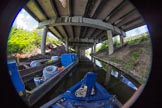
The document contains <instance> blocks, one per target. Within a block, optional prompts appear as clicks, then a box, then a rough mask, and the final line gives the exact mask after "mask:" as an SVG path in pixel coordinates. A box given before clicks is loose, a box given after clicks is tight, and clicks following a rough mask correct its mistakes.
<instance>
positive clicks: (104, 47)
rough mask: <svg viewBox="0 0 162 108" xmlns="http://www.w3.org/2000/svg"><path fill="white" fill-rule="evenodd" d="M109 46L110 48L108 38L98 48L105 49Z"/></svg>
mask: <svg viewBox="0 0 162 108" xmlns="http://www.w3.org/2000/svg"><path fill="white" fill-rule="evenodd" d="M107 48H108V40H105V41H104V42H103V43H102V45H101V46H100V48H99V49H98V51H103V50H104V49H107Z"/></svg>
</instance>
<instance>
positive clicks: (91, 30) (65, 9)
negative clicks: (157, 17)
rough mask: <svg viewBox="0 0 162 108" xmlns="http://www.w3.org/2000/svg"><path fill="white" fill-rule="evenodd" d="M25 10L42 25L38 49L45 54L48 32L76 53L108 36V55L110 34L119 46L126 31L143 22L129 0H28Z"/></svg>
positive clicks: (92, 46) (110, 49)
mask: <svg viewBox="0 0 162 108" xmlns="http://www.w3.org/2000/svg"><path fill="white" fill-rule="evenodd" d="M24 8H25V10H26V11H27V12H28V13H29V14H30V15H31V16H32V17H33V18H35V19H36V20H37V21H38V22H39V28H42V27H43V28H44V32H43V34H42V42H41V52H42V54H43V55H44V54H45V43H46V36H47V32H51V33H52V34H54V35H55V36H56V37H57V38H58V39H60V40H62V41H63V42H64V43H65V44H66V50H67V51H68V49H69V48H70V47H71V48H73V49H75V51H76V52H77V53H78V54H79V52H82V53H81V54H84V51H85V49H86V48H92V53H95V51H96V44H97V43H101V42H103V41H105V40H107V39H108V42H109V48H108V52H109V54H112V53H113V52H114V47H113V39H112V38H113V37H114V36H117V35H119V36H120V42H121V45H123V38H124V37H125V36H126V34H125V32H126V31H128V30H131V29H133V28H136V27H139V26H142V25H144V24H145V22H144V20H143V18H142V17H141V15H140V14H139V13H138V11H137V10H136V8H135V7H134V6H133V5H132V4H131V3H130V2H129V1H128V0H31V1H30V2H28V4H27V5H26V6H25V7H24Z"/></svg>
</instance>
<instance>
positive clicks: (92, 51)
mask: <svg viewBox="0 0 162 108" xmlns="http://www.w3.org/2000/svg"><path fill="white" fill-rule="evenodd" d="M93 53H94V49H93V46H92V50H91V54H93ZM93 59H94V58H93V57H92V56H91V61H92V62H93Z"/></svg>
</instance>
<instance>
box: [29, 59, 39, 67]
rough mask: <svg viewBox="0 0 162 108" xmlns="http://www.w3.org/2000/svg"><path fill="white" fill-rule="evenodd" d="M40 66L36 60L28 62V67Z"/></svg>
mask: <svg viewBox="0 0 162 108" xmlns="http://www.w3.org/2000/svg"><path fill="white" fill-rule="evenodd" d="M37 66H41V63H40V62H39V61H38V60H34V61H32V62H31V63H30V67H37Z"/></svg>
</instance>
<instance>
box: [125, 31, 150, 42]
mask: <svg viewBox="0 0 162 108" xmlns="http://www.w3.org/2000/svg"><path fill="white" fill-rule="evenodd" d="M142 41H150V37H149V34H148V32H146V33H144V34H141V35H138V36H135V37H130V38H126V39H125V42H126V43H128V44H139V43H140V42H142Z"/></svg>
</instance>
